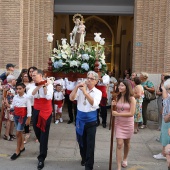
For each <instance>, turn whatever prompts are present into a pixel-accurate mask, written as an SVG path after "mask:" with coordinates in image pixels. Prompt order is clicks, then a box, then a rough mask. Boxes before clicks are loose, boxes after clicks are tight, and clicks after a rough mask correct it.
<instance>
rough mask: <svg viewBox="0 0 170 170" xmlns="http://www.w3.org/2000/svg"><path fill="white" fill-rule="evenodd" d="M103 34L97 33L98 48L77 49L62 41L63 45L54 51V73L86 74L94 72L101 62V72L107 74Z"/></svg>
mask: <svg viewBox="0 0 170 170" xmlns="http://www.w3.org/2000/svg"><path fill="white" fill-rule="evenodd" d="M100 35H101V33H95V38H94V39H95V41H96V42H97V45H96V46H92V45H88V44H86V43H85V44H83V45H80V46H79V47H77V45H76V44H75V45H74V46H71V45H69V44H68V43H67V42H66V39H65V38H64V39H62V45H58V48H57V49H56V48H54V49H53V54H52V57H51V61H52V62H53V64H52V65H53V71H54V72H64V73H69V72H75V73H85V72H87V71H90V70H94V68H95V61H96V59H98V61H99V66H98V68H99V70H100V71H101V72H106V63H105V54H104V47H103V45H104V43H105V42H104V38H101V37H100Z"/></svg>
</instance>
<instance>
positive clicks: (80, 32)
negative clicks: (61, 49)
mask: <svg viewBox="0 0 170 170" xmlns="http://www.w3.org/2000/svg"><path fill="white" fill-rule="evenodd" d="M73 21H74V23H75V26H74V28H73V30H72V32H71V33H70V44H71V45H72V46H74V45H77V46H79V45H83V44H84V37H85V35H86V31H85V25H84V19H83V16H82V15H81V14H75V15H74V16H73Z"/></svg>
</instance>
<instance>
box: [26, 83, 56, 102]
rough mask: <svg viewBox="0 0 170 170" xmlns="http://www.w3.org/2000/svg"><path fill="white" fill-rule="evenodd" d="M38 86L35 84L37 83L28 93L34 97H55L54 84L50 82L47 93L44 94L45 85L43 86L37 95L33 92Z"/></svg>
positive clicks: (48, 98) (50, 98) (49, 98)
mask: <svg viewBox="0 0 170 170" xmlns="http://www.w3.org/2000/svg"><path fill="white" fill-rule="evenodd" d="M36 87H37V86H35V84H34V85H32V86H31V87H30V89H29V90H28V93H27V94H28V96H29V98H31V97H34V98H38V99H39V98H45V99H47V100H52V98H53V85H52V84H49V85H48V86H47V94H46V95H45V94H44V89H43V87H41V88H40V89H39V90H38V92H37V93H36V94H35V95H32V92H33V90H34V89H35V88H36Z"/></svg>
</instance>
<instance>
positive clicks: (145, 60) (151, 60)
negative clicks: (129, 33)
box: [133, 0, 170, 73]
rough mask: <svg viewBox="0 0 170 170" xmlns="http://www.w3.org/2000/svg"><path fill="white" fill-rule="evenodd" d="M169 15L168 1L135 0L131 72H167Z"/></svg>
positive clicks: (168, 64)
mask: <svg viewBox="0 0 170 170" xmlns="http://www.w3.org/2000/svg"><path fill="white" fill-rule="evenodd" d="M169 14H170V1H169V0H135V12H134V43H133V45H134V47H133V71H136V72H140V71H146V72H148V73H161V72H169V71H170V63H169V59H170V23H169V19H170V15H169Z"/></svg>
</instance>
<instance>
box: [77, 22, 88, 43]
mask: <svg viewBox="0 0 170 170" xmlns="http://www.w3.org/2000/svg"><path fill="white" fill-rule="evenodd" d="M85 27H86V26H85V25H84V21H83V20H81V21H80V25H79V28H78V31H77V32H78V33H80V45H83V44H84V37H85V33H86V32H85Z"/></svg>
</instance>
